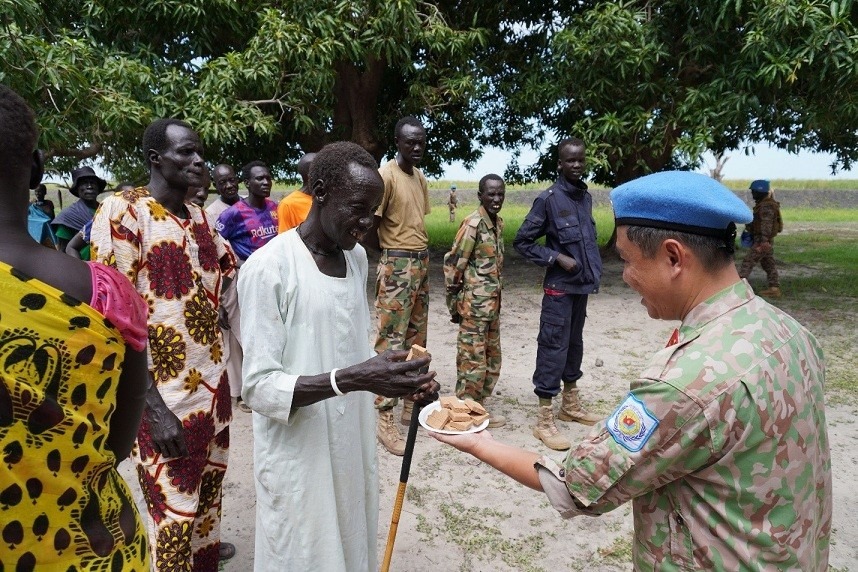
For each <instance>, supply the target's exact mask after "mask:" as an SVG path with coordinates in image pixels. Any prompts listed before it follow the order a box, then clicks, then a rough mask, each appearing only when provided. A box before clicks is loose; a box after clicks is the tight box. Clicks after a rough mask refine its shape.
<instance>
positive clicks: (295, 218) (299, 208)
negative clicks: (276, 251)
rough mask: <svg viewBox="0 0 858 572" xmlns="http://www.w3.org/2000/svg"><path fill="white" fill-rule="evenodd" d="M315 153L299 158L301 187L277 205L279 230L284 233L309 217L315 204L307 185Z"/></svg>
mask: <svg viewBox="0 0 858 572" xmlns="http://www.w3.org/2000/svg"><path fill="white" fill-rule="evenodd" d="M315 156H316V154H315V153H307V154H306V155H304V156H303V157H301V159H299V160H298V174H299V175H300V176H301V188H300V189H298V190H296V191H292V192H291V193H289V194H288V195H287V196H285V197H283V199H282V200H281V201H280V204H278V205H277V232H278V233H283V232H286V231H287V230H289V229H290V228H295V227H296V226H298V225H299V224H301V223H302V222H304V220H305V219H306V218H307V213H309V212H310V207H311V206H312V205H313V196H312V193H311V192H310V188H309V187H308V186H307V177H309V175H310V165H312V164H313V158H314V157H315Z"/></svg>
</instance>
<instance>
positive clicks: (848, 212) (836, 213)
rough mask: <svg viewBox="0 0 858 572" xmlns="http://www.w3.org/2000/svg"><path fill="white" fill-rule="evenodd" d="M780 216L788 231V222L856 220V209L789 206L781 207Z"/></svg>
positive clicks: (857, 218) (857, 210)
mask: <svg viewBox="0 0 858 572" xmlns="http://www.w3.org/2000/svg"><path fill="white" fill-rule="evenodd" d="M781 216H782V217H783V219H784V225H785V227H786V228H785V230H787V231H788V230H789V224H790V223H807V222H855V221H856V220H858V209H833V208H810V207H789V208H784V209H781ZM778 240H780V238H779V239H778Z"/></svg>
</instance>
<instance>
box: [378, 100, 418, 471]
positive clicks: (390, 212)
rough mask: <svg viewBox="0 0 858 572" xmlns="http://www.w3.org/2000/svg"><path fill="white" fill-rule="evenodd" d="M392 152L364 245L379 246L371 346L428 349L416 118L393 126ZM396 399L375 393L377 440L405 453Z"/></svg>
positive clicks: (407, 417) (405, 420)
mask: <svg viewBox="0 0 858 572" xmlns="http://www.w3.org/2000/svg"><path fill="white" fill-rule="evenodd" d="M393 133H394V142H395V143H396V156H395V157H394V158H393V159H391V160H390V161H388V162H387V163H385V164H384V165H382V166H381V167H380V168H379V170H378V172H379V174H380V175H381V178H382V180H383V181H384V194H383V196H382V199H381V204H380V205H379V207H378V210H377V211H376V213H375V231H370V232H368V233H367V235H366V236H365V237H364V244H366V245H367V246H370V247H372V248H379V249H380V250H381V258H380V259H379V262H378V277H377V281H376V289H375V294H376V300H375V309H376V316H377V320H378V337H377V339H376V342H375V350H376V351H378V352H383V351H384V350H387V349H394V350H407V349H410V348H411V346H412V345H415V344H416V345H420V346H423V347H426V326H427V324H428V316H429V315H428V312H429V272H428V270H429V249H428V246H429V236H428V235H427V234H426V225H425V224H424V221H423V219H424V217H425V216H426V215H427V214H429V212H430V211H431V207H430V205H429V185H428V184H427V182H426V177H425V176H424V175H423V173H422V172H421V171H420V169H418V168H417V165H418V164H419V163H420V161H421V160H422V158H423V152H424V151H425V149H426V130H425V129H424V128H423V125H422V124H421V123H420V121H419V120H418V119H416V118H415V117H411V116H406V117H403V118H401V119H400V120H399V121H397V123H396V127H394V130H393ZM397 403H398V399H396V398H393V399H391V398H386V397H383V396H381V395H379V396H376V400H375V407H376V409H377V410H378V425H377V427H376V435H377V436H378V442H379V443H381V445H382V446H383V447H384V448H385V450H387V451H388V452H390V453H392V454H394V455H400V456H401V455H403V454H404V453H405V439H404V438H403V436H402V432H401V431H400V429H399V427H398V426H397V424H396V422H395V420H394V416H393V408H394V407H396V404H397ZM413 410H414V409H413V402H412V401H410V400H408V399H405V400H403V403H402V412H401V415H400V417H399V422H400V423H401V424H403V425H406V426H407V425H409V423H410V421H411V418H412V414H413Z"/></svg>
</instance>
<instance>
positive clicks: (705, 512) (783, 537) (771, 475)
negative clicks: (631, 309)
mask: <svg viewBox="0 0 858 572" xmlns="http://www.w3.org/2000/svg"><path fill="white" fill-rule="evenodd" d="M611 201H612V203H613V206H614V216H615V219H616V225H617V251H618V253H619V254H620V257H621V258H622V259H623V263H624V266H623V280H624V281H625V282H626V283H627V284H628V285H629V286H631V288H632V289H633V290H635V291H636V292H638V293H639V294H640V295H641V298H642V300H641V301H642V303H643V305H644V306H645V307H646V309H647V312H648V314H649V315H650V317H652V318H656V319H664V320H681V325H680V327H679V328H677V329H676V330H675V331H674V333H673V335H672V336H671V337H670V340H668V343H667V346H666V347H665V348H664V349H662V350H660V351H658V352H656V354H655V355H654V356H653V357H652V359H651V360H650V362H649V365H648V366H647V367H646V369H645V370H644V371H643V373H642V374H641V375H640V376H639V378H638V379H637V380H636V381H634V382H632V384H631V391H630V392H629V393H628V395H627V396H626V397H625V399H624V400H623V401H622V403H620V405H619V406H618V407H617V408H616V409H615V410H614V413H613V414H612V415H611V416H610V417H609V418H608V419H606V420H604V421H602V422H600V423H598V424H597V425H596V426H595V427H594V428H593V431H592V432H591V433H590V434H589V435H588V436H587V438H586V439H585V440H584V441H582V442H581V443H580V444H579V445H578V446H577V447H573V448H572V450H571V451H570V452H569V454H568V455H567V457H566V459H565V460H564V461H563V462H562V463H555V462H553V461H552V460H550V459H548V458H546V457H542V456H540V455H539V454H537V453H531V452H528V451H525V450H522V449H517V448H515V447H510V446H508V445H504V444H502V443H499V442H498V441H495V440H493V439H491V437H490V436H487V435H485V432H482V433H474V434H471V435H463V436H448V435H435V434H433V436H435V437H436V438H437V439H439V440H441V441H444V442H446V443H449V444H451V445H454V446H455V447H457V448H459V449H461V450H463V451H465V452H468V453H470V454H473V455H475V456H476V457H477V458H479V459H481V460H483V461H484V462H486V463H488V464H490V465H492V466H493V467H495V468H497V469H499V470H501V471H503V472H504V473H505V474H507V475H509V476H512V477H513V478H515V479H516V480H518V481H519V482H521V483H523V484H525V485H527V486H530V487H532V488H534V489H537V490H542V491H544V492H545V493H546V495H547V496H548V498H549V501H550V502H551V504H552V505H553V506H554V507H555V508H556V509H557V510H558V511H559V512H560V514H561V515H562V516H563V517H566V518H569V517H573V516H577V515H582V514H583V515H591V516H594V515H599V514H602V513H605V512H607V511H610V510H613V509H614V508H617V507H618V506H620V505H621V504H623V503H625V502H627V501H631V502H632V506H633V512H634V528H635V540H634V544H633V553H632V558H633V564H634V569H635V570H636V571H649V570H653V571H654V570H659V571H668V572H670V571H676V570H731V571H733V570H754V571H764V570H765V571H768V570H795V571H801V572H826V571H827V570H828V553H829V543H830V536H831V517H832V500H831V495H832V488H831V455H830V451H829V446H828V434H827V429H826V422H825V403H824V396H823V389H824V384H825V366H824V362H823V356H822V351H821V349H820V347H819V344H818V343H817V341H816V339H815V338H814V337H813V335H812V334H811V333H810V332H808V331H807V330H806V329H805V328H804V327H802V326H801V324H799V323H798V322H796V321H795V319H793V318H792V317H791V316H789V315H787V314H785V313H784V312H782V311H780V310H779V309H778V308H776V307H774V306H772V305H770V304H769V303H768V302H766V301H765V300H764V299H762V298H760V297H758V296H755V295H754V292H753V291H752V290H751V288H750V286H749V285H748V283H747V281H745V280H742V279H740V278H739V276H738V273H737V272H736V267H735V265H734V262H733V256H732V253H733V247H734V241H735V228H736V226H735V223H747V222H750V220H751V218H752V217H751V213H750V211H749V209H748V208H747V207H746V206H745V205H744V203H742V201H741V200H739V199H738V197H736V196H735V195H733V193H732V192H730V191H729V189H727V188H726V187H724V186H723V185H721V184H720V183H718V182H717V181H715V180H714V179H710V178H709V177H705V176H704V175H700V174H697V173H690V172H687V171H686V172H678V171H674V172H664V173H656V174H654V175H649V176H647V177H642V178H640V179H637V180H634V181H631V182H629V183H626V184H624V185H621V186H619V187H617V188H616V189H614V191H613V192H612V193H611Z"/></svg>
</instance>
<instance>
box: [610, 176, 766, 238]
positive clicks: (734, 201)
mask: <svg viewBox="0 0 858 572" xmlns="http://www.w3.org/2000/svg"><path fill="white" fill-rule="evenodd" d="M611 203H612V204H613V207H614V218H615V220H616V225H617V226H621V225H634V226H645V227H653V228H664V229H669V230H677V231H681V232H687V233H691V234H700V235H704V236H715V237H725V238H728V237H727V236H726V235H730V234H732V233H734V232H735V228H736V223H739V224H747V223H750V222H751V220H753V218H754V217H753V213H752V212H751V209H749V208H748V207H747V206H746V205H745V203H744V202H742V200H741V199H740V198H739V197H737V196H736V195H735V194H733V192H732V191H731V190H730V189H728V188H727V187H725V186H724V185H722V184H721V183H719V182H718V181H716V180H715V179H712V178H710V177H707V176H705V175H701V174H699V173H691V172H689V171H665V172H662V173H654V174H652V175H647V176H646V177H641V178H639V179H635V180H634V181H629V182H628V183H625V184H622V185H620V186H619V187H617V188H615V189H614V190H613V191H611Z"/></svg>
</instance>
